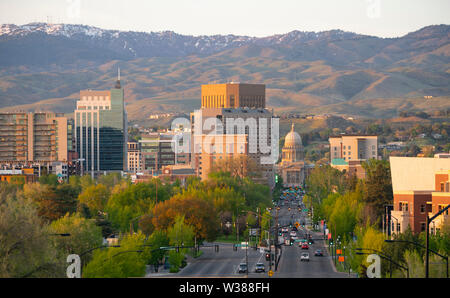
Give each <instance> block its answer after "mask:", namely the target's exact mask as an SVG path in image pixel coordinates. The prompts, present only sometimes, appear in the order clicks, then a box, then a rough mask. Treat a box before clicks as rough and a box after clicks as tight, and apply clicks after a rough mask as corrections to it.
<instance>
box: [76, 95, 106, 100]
mask: <svg viewBox="0 0 450 298" xmlns="http://www.w3.org/2000/svg"><path fill="white" fill-rule="evenodd" d="M82 99H83V100H84V101H86V100H88V101H89V100H90V101H97V100H109V96H83V98H82Z"/></svg>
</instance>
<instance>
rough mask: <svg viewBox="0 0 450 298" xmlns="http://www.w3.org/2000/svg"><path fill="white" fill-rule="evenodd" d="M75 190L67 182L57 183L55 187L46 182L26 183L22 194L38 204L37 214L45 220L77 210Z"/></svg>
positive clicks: (49, 220) (48, 220) (54, 218)
mask: <svg viewBox="0 0 450 298" xmlns="http://www.w3.org/2000/svg"><path fill="white" fill-rule="evenodd" d="M77 195H78V194H77V192H76V190H75V189H73V188H72V187H71V186H70V185H68V184H62V185H58V186H57V187H56V188H55V187H51V186H50V185H48V184H39V183H33V184H26V185H24V189H23V196H24V197H25V198H28V199H31V200H32V201H34V202H35V203H36V204H37V206H38V214H39V216H40V217H42V218H43V219H44V220H45V221H46V222H51V221H53V220H56V219H58V218H60V217H62V216H64V215H66V213H74V212H76V210H77V204H78V202H77V200H76V196H77Z"/></svg>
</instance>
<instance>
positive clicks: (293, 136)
mask: <svg viewBox="0 0 450 298" xmlns="http://www.w3.org/2000/svg"><path fill="white" fill-rule="evenodd" d="M300 147H303V144H302V137H300V135H299V134H298V133H297V132H295V131H294V123H292V128H291V131H290V132H289V133H288V134H287V135H286V137H285V138H284V148H300Z"/></svg>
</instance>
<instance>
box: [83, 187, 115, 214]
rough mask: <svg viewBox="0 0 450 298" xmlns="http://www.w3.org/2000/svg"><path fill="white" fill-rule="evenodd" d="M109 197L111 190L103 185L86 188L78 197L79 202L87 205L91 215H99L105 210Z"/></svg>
mask: <svg viewBox="0 0 450 298" xmlns="http://www.w3.org/2000/svg"><path fill="white" fill-rule="evenodd" d="M109 196H110V192H109V189H108V188H107V187H106V186H105V185H103V184H97V185H91V186H88V187H87V188H85V189H84V191H83V192H82V193H81V194H80V195H79V196H78V201H79V202H80V203H81V204H84V205H86V206H87V207H88V208H89V210H90V212H91V214H93V215H97V214H99V212H101V211H104V210H105V207H106V204H107V202H108V198H109Z"/></svg>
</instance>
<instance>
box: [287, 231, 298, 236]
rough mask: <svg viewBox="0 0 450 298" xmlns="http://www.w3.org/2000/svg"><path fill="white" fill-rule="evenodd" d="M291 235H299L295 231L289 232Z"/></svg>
mask: <svg viewBox="0 0 450 298" xmlns="http://www.w3.org/2000/svg"><path fill="white" fill-rule="evenodd" d="M289 235H290V236H291V237H294V236H297V233H296V232H295V231H291V233H290V234H289Z"/></svg>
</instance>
